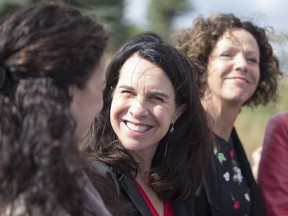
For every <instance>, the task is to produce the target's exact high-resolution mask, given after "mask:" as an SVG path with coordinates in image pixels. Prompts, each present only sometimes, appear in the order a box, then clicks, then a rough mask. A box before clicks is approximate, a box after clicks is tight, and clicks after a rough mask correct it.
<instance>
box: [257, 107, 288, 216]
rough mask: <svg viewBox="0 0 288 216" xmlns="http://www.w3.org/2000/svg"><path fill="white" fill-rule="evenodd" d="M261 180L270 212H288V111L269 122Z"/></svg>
mask: <svg viewBox="0 0 288 216" xmlns="http://www.w3.org/2000/svg"><path fill="white" fill-rule="evenodd" d="M258 182H259V186H260V189H261V191H262V194H263V197H264V200H265V203H266V207H267V211H268V215H269V216H282V215H283V216H284V215H288V112H285V113H279V114H277V115H275V116H273V117H272V118H271V119H270V121H269V123H268V126H267V128H266V133H265V137H264V143H263V150H262V156H261V161H260V165H259V173H258Z"/></svg>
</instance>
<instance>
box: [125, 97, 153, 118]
mask: <svg viewBox="0 0 288 216" xmlns="http://www.w3.org/2000/svg"><path fill="white" fill-rule="evenodd" d="M128 112H129V113H130V114H131V115H132V116H133V117H141V116H145V115H146V114H147V112H148V110H147V108H146V107H145V102H144V100H143V99H141V98H138V97H135V98H134V99H133V100H132V101H131V103H130V107H129V109H128Z"/></svg>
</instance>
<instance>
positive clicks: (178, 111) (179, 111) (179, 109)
mask: <svg viewBox="0 0 288 216" xmlns="http://www.w3.org/2000/svg"><path fill="white" fill-rule="evenodd" d="M186 108H187V106H186V104H182V105H181V106H179V107H177V108H176V111H175V113H174V116H173V118H172V121H171V124H174V123H175V122H176V121H177V119H178V118H179V117H180V116H181V115H182V113H184V112H185V110H186Z"/></svg>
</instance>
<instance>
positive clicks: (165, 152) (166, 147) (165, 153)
mask: <svg viewBox="0 0 288 216" xmlns="http://www.w3.org/2000/svg"><path fill="white" fill-rule="evenodd" d="M167 149H168V143H167V142H166V146H165V151H164V157H166V155H167Z"/></svg>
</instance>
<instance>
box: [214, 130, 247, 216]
mask: <svg viewBox="0 0 288 216" xmlns="http://www.w3.org/2000/svg"><path fill="white" fill-rule="evenodd" d="M211 139H212V144H213V155H214V159H215V162H216V170H217V175H218V176H217V178H218V179H219V184H220V187H221V188H222V189H220V190H219V191H221V194H219V200H220V209H221V216H231V215H233V216H248V215H249V213H250V209H251V200H250V192H249V188H248V186H247V183H246V180H245V178H244V177H243V176H242V173H241V169H240V167H239V162H238V159H237V156H236V154H235V149H234V144H233V141H232V139H231V138H230V139H229V141H228V142H227V141H225V140H223V139H222V138H221V137H219V136H217V135H216V134H214V133H211Z"/></svg>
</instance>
